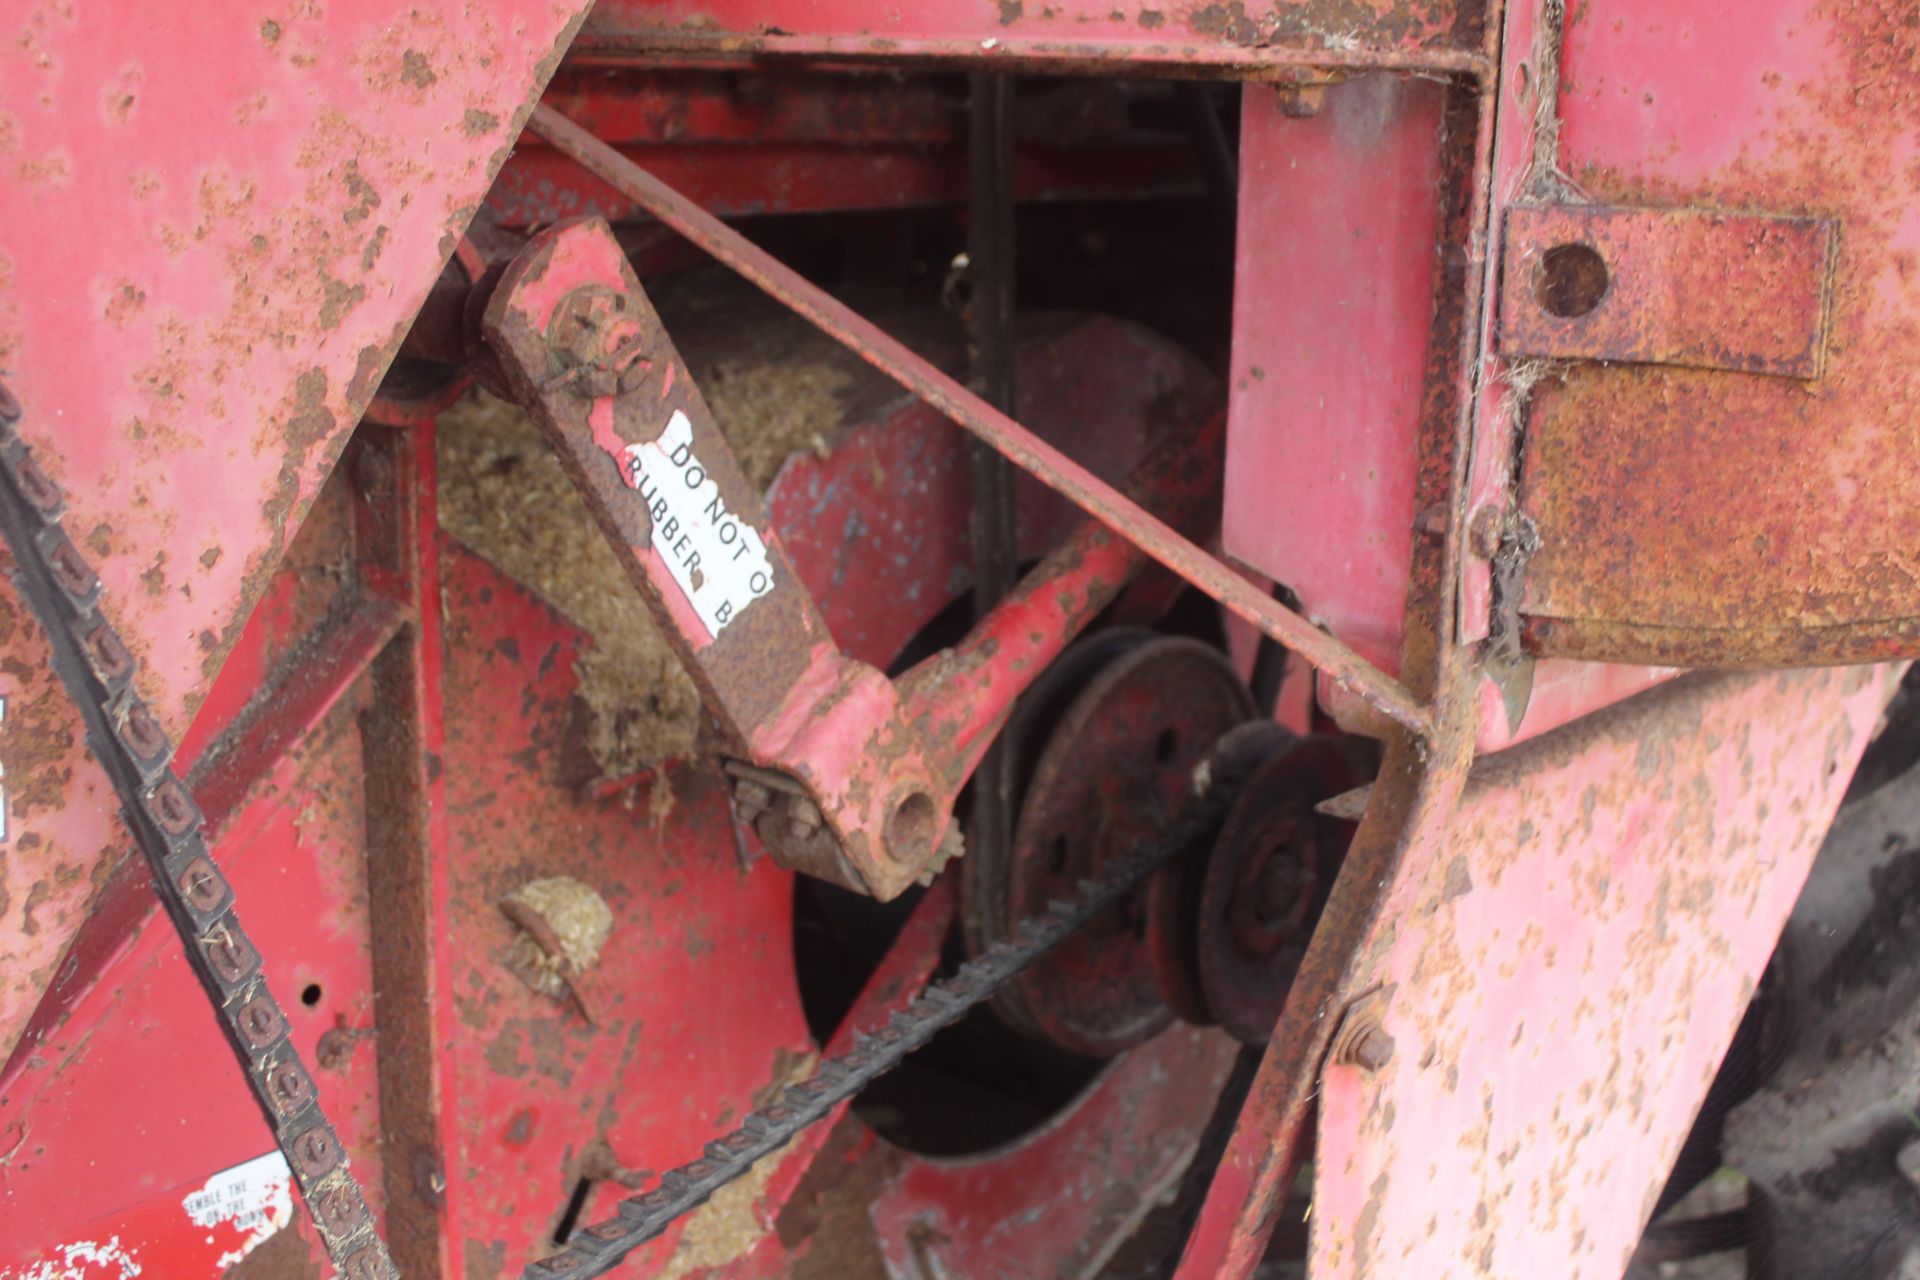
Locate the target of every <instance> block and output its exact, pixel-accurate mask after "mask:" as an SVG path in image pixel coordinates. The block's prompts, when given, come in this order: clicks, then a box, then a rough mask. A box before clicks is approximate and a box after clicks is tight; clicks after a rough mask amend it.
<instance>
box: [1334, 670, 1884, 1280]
mask: <svg viewBox="0 0 1920 1280" xmlns="http://www.w3.org/2000/svg"><path fill="white" fill-rule="evenodd" d="M1898 676H1899V671H1898V669H1897V668H1856V669H1853V670H1848V671H1823V672H1804V673H1791V674H1780V675H1740V674H1732V675H1716V676H1706V675H1702V676H1695V677H1689V678H1687V679H1684V680H1681V681H1678V682H1675V683H1673V684H1670V685H1667V686H1664V687H1663V688H1661V689H1658V690H1655V691H1652V692H1649V693H1646V694H1643V695H1641V696H1640V697H1638V698H1635V699H1633V700H1631V701H1629V702H1626V703H1623V704H1621V705H1620V706H1618V707H1615V708H1611V709H1609V710H1607V711H1604V712H1601V713H1599V714H1597V715H1594V716H1590V717H1588V718H1586V719H1585V720H1582V721H1581V722H1579V723H1578V724H1576V725H1571V726H1568V727H1566V728H1564V729H1561V730H1558V731H1556V732H1555V733H1553V734H1549V735H1547V736H1545V737H1542V738H1539V739H1536V740H1534V741H1532V742H1530V743H1527V744H1523V745H1522V746H1520V747H1517V748H1515V749H1513V750H1512V751H1509V752H1505V753H1502V754H1501V755H1498V756H1494V757H1489V758H1488V759H1486V760H1484V761H1482V762H1481V763H1480V764H1479V765H1478V766H1476V768H1475V771H1474V774H1473V777H1472V778H1471V780H1470V781H1469V783H1468V786H1467V789H1466V791H1465V793H1464V795H1463V796H1462V798H1461V801H1460V804H1459V806H1458V808H1457V809H1456V810H1455V811H1454V814H1453V818H1452V821H1451V822H1450V823H1448V824H1447V825H1446V827H1445V828H1444V829H1433V830H1430V831H1429V832H1427V833H1426V834H1425V835H1424V836H1423V837H1422V838H1420V839H1419V841H1418V843H1417V844H1416V846H1415V847H1414V848H1413V849H1412V850H1411V851H1410V852H1409V855H1408V858H1407V860H1406V861H1405V863H1404V864H1403V866H1402V869H1401V873H1400V875H1399V876H1398V877H1397V878H1396V880H1395V883H1394V885H1393V886H1392V888H1391V889H1390V890H1389V893H1388V898H1387V901H1386V902H1385V904H1384V909H1383V912H1382V917H1381V919H1380V921H1379V922H1378V923H1377V924H1376V925H1375V927H1374V928H1373V929H1372V930H1371V931H1370V933H1369V942H1368V946H1367V953H1366V955H1365V957H1364V960H1363V963H1362V965H1361V966H1360V969H1359V971H1358V972H1357V973H1356V974H1355V978H1354V980H1355V982H1356V983H1357V984H1358V985H1360V986H1362V987H1365V988H1370V989H1373V990H1374V992H1375V994H1374V997H1373V998H1372V1000H1371V1002H1370V1004H1369V1016H1371V1017H1373V1018H1375V1019H1376V1020H1377V1021H1378V1022H1379V1024H1380V1025H1381V1026H1382V1027H1383V1028H1384V1031H1385V1033H1386V1034H1387V1035H1389V1036H1390V1037H1391V1038H1392V1040H1393V1041H1394V1042H1395V1043H1396V1045H1397V1046H1398V1050H1397V1052H1395V1053H1394V1054H1393V1055H1392V1057H1391V1061H1390V1062H1388V1063H1386V1064H1384V1065H1382V1066H1380V1067H1379V1068H1378V1069H1376V1070H1373V1071H1368V1070H1366V1069H1365V1068H1362V1067H1359V1066H1353V1065H1345V1064H1341V1063H1337V1062H1336V1063H1334V1064H1332V1065H1330V1066H1329V1067H1328V1069H1327V1070H1326V1073H1325V1077H1324V1079H1323V1082H1322V1088H1321V1093H1320V1139H1319V1146H1318V1155H1317V1169H1318V1173H1317V1176H1316V1185H1315V1193H1314V1216H1313V1266H1314V1274H1315V1275H1316V1276H1327V1277H1342V1276H1355V1277H1362V1276H1400V1275H1432V1274H1448V1275H1470V1276H1504V1275H1516V1274H1517V1275H1539V1274H1553V1275H1565V1276H1569V1277H1583V1276H1595V1277H1598V1276H1608V1277H1611V1276H1616V1275H1618V1274H1619V1273H1620V1271H1621V1269H1622V1268H1623V1267H1624V1266H1625V1264H1626V1260H1627V1258H1628V1256H1629V1255H1630V1254H1631V1252H1632V1249H1633V1245H1634V1242H1635V1240H1636V1239H1637V1238H1638V1235H1639V1230H1640V1227H1641V1225H1642V1224H1643V1222H1644V1221H1645V1219H1646V1216H1647V1214H1648V1213H1649V1212H1650V1211H1651V1210H1652V1207H1653V1204H1654V1201H1655V1200H1656V1198H1657V1197H1658V1196H1659V1193H1660V1188H1661V1186H1662V1185H1663V1183H1664V1182H1665V1180H1666V1175H1667V1168H1668V1164H1669V1163H1670V1161H1671V1160H1672V1158H1673V1155H1674V1154H1675V1152H1676V1151H1678V1149H1679V1145H1680V1143H1681V1141H1682V1139H1683V1138H1684V1137H1685V1135H1686V1132H1687V1128H1688V1125H1689V1122H1690V1121H1691V1119H1692V1116H1693V1114H1694V1111H1695V1110H1696V1109H1697V1108H1698V1106H1699V1104H1700V1100H1701V1098H1702V1096H1703V1095H1704V1093H1705V1091H1706V1088H1707V1085H1708V1084H1709V1083H1710V1082H1711V1080H1712V1079H1713V1075H1714V1072H1715V1070H1716V1069H1717V1067H1718V1066H1719V1063H1720V1058H1721V1055H1722V1053H1723V1052H1724V1050H1725V1048H1726V1045H1727V1042H1728V1041H1729V1039H1730V1038H1731V1037H1732V1034H1733V1030H1734V1027H1735V1025H1736V1024H1737V1023H1738V1021H1739V1019H1740V1016H1741V1014H1742V1012H1743V1011H1744V1010H1745V1008H1746V1004H1747V1001H1748V999H1749V998H1750V996H1751V995H1752V993H1753V990H1754V986H1755V984H1756V983H1757V982H1758V980H1759V975H1760V971H1761V968H1762V967H1763V966H1764V965H1765V963H1766V960H1767V957H1768V956H1769V954H1771V952H1772V949H1773V943H1774V939H1775V938H1776V937H1777V936H1778V933H1779V929H1780V926H1781V924H1782V922H1783V921H1784V920H1785V919H1786V916H1787V913H1788V911H1789V910H1790V909H1791V907H1792V905H1793V901H1794V897H1795V895H1796V894H1797V893H1798V892H1799V888H1800V884H1801V881H1802V880H1803V879H1804V877H1805V875H1806V872H1807V867H1808V865H1809V864H1810V862H1811V859H1812V857H1813V855H1814V852H1815V851H1816V850H1817V849H1818V847H1819V845H1820V841H1821V838H1822V836H1823V835H1824V834H1825V832H1826V828H1827V824H1828V823H1829V821H1830V820H1831V819H1832V816H1833V812H1834V810H1835V808H1836V807H1837V806H1838V804H1839V801H1840V796H1841V793H1842V792H1843V791H1844V789H1845V785H1846V781H1847V779H1848V777H1849V776H1850V775H1851V772H1852V766H1853V764H1854V761H1855V760H1856V759H1857V758H1858V756H1859V753H1860V751H1861V750H1862V749H1863V748H1864V747H1865V745H1866V742H1867V739H1868V737H1869V736H1870V734H1871V733H1872V730H1873V728H1874V725H1875V723H1876V721H1877V720H1878V717H1879V714H1880V710H1881V707H1882V706H1883V705H1884V703H1885V702H1886V699H1887V698H1888V696H1889V695H1890V694H1891V693H1892V691H1893V687H1894V685H1895V684H1896V683H1897V680H1898ZM1435 1186H1441V1187H1445V1188H1446V1189H1447V1190H1446V1194H1445V1195H1443V1196H1439V1197H1436V1196H1434V1195H1433V1194H1432V1189H1433V1188H1434V1187H1435Z"/></svg>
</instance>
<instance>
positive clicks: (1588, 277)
mask: <svg viewBox="0 0 1920 1280" xmlns="http://www.w3.org/2000/svg"><path fill="white" fill-rule="evenodd" d="M1612 283H1613V277H1612V276H1611V275H1610V274H1609V273H1608V271H1607V260H1606V259H1605V258H1603V257H1601V256H1600V252H1599V250H1597V249H1595V248H1594V247H1593V246H1592V245H1587V244H1557V245H1555V246H1553V248H1551V249H1549V250H1547V251H1546V252H1545V253H1543V254H1541V255H1540V261H1539V263H1538V264H1537V265H1535V267H1534V269H1533V296H1534V300H1535V301H1536V302H1538V303H1539V304H1540V309H1541V310H1542V311H1545V312H1546V313H1547V314H1548V315H1550V316H1558V317H1560V318H1561V319H1562V320H1573V319H1576V318H1578V317H1580V316H1583V315H1586V314H1587V313H1588V312H1589V311H1591V310H1593V309H1594V308H1595V307H1597V306H1599V305H1600V300H1601V299H1602V298H1604V297H1606V296H1607V287H1608V286H1609V285H1611V284H1612Z"/></svg>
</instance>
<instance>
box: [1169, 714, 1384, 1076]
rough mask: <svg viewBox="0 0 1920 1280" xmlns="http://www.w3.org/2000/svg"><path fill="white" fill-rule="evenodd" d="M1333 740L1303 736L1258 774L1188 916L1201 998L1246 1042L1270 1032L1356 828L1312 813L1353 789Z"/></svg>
mask: <svg viewBox="0 0 1920 1280" xmlns="http://www.w3.org/2000/svg"><path fill="white" fill-rule="evenodd" d="M1357 764H1358V761H1357V759H1356V753H1355V752H1354V751H1353V750H1351V749H1350V748H1348V747H1347V746H1345V745H1343V744H1341V743H1340V742H1339V740H1338V739H1335V738H1331V737H1324V736H1319V735H1316V736H1313V737H1309V738H1303V739H1301V740H1300V741H1298V742H1296V743H1293V744H1292V745H1291V746H1289V747H1287V748H1286V749H1284V750H1282V751H1281V752H1280V753H1279V754H1277V755H1276V756H1274V758H1273V759H1272V760H1270V761H1268V762H1267V763H1266V765H1264V766H1263V767H1262V769H1261V771H1260V772H1259V773H1258V774H1256V775H1255V776H1254V778H1253V780H1252V781H1251V782H1249V783H1248V784H1247V789H1246V791H1245V793H1244V794H1242V796H1241V798H1240V800H1239V801H1238V802H1237V803H1236V804H1235V805H1234V807H1233V811H1232V812H1231V813H1229V814H1228V815H1227V821H1226V825H1225V826H1223V827H1222V828H1221V830H1220V836H1219V839H1218V841H1217V842H1216V843H1215V846H1214V850H1213V856H1212V857H1211V858H1210V859H1209V860H1208V864H1207V872H1206V876H1205V878H1204V880H1203V881H1202V883H1201V886H1200V891H1199V894H1198V897H1197V899H1196V901H1195V903H1194V909H1195V911H1196V912H1197V913H1198V920H1197V924H1196V928H1195V930H1194V935H1195V941H1196V952H1197V965H1196V968H1197V970H1198V974H1199V982H1200V992H1201V998H1202V1000H1204V1001H1205V1003H1206V1007H1207V1011H1208V1013H1209V1015H1210V1016H1211V1020H1212V1021H1215V1022H1218V1023H1219V1024H1220V1026H1221V1027H1222V1028H1223V1029H1225V1030H1226V1032H1227V1033H1228V1034H1229V1035H1232V1036H1233V1037H1235V1038H1236V1039H1238V1040H1240V1041H1243V1042H1244V1043H1247V1044H1264V1043H1265V1042H1266V1041H1267V1039H1268V1037H1270V1036H1271V1035H1272V1034H1273V1028H1274V1024H1275V1023H1276V1022H1277V1021H1279V1018H1280V1011H1281V1009H1282V1008H1283V1007H1284V1006H1285V1004H1286V1000H1287V993H1288V992H1289V991H1290V990H1292V988H1293V980H1294V977H1295V976H1296V975H1297V974H1298V973H1299V972H1300V962H1301V961H1302V959H1304V958H1305V955H1306V950H1307V942H1308V940H1309V939H1310V938H1312V936H1313V930H1314V927H1315V926H1316V925H1317V924H1319V922H1320V915H1321V913H1322V912H1323V911H1325V910H1326V905H1327V899H1328V897H1329V896H1331V894H1332V893H1333V883H1334V877H1335V876H1336V875H1338V874H1339V870H1340V863H1341V861H1342V859H1344V857H1345V856H1346V851H1347V844H1348V842H1349V841H1350V840H1351V839H1352V837H1353V823H1352V822H1350V821H1343V820H1341V819H1339V818H1334V817H1330V816H1327V815H1325V814H1321V813H1317V812H1315V809H1314V806H1315V805H1317V804H1319V803H1320V802H1321V801H1322V800H1326V799H1329V798H1331V797H1333V796H1335V795H1339V794H1341V793H1343V792H1345V791H1347V790H1349V789H1350V788H1352V787H1353V786H1355V785H1357V784H1358V783H1359V782H1360V780H1361V779H1360V774H1359V770H1358V768H1357Z"/></svg>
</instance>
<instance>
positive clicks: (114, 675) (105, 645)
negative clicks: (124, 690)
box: [86, 622, 133, 683]
mask: <svg viewBox="0 0 1920 1280" xmlns="http://www.w3.org/2000/svg"><path fill="white" fill-rule="evenodd" d="M86 646H87V656H88V657H90V658H91V659H92V660H93V670H94V674H95V675H97V676H99V677H100V679H101V680H102V681H103V682H106V683H111V682H113V681H115V680H124V679H125V678H126V677H127V676H129V675H131V674H132V673H133V655H132V654H130V653H128V652H127V646H126V645H124V644H122V643H121V642H120V636H119V633H118V632H116V631H115V630H114V629H113V628H112V627H110V626H108V625H107V624H106V623H104V622H103V623H101V624H100V625H99V626H97V627H95V628H94V629H93V630H91V631H89V632H87V638H86Z"/></svg>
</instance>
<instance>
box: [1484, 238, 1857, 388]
mask: <svg viewBox="0 0 1920 1280" xmlns="http://www.w3.org/2000/svg"><path fill="white" fill-rule="evenodd" d="M1839 238H1840V237H1839V224H1838V223H1837V222H1835V221H1834V220H1832V219H1830V218H1809V217H1772V216H1762V215H1755V214H1734V213H1712V212H1702V211H1698V210H1691V209H1646V208H1629V207H1624V206H1620V205H1605V204H1588V205H1569V204H1555V205H1515V206H1514V207H1513V208H1511V209H1509V210H1508V211H1507V219H1506V242H1505V253H1504V261H1503V264H1502V271H1501V282H1500V328H1499V342H1500V349H1501V352H1502V354H1504V355H1506V356H1509V357H1542V358H1548V359H1566V360H1599V361H1619V362H1623V363H1633V364H1665V365H1684V366H1688V367H1691V368H1696V369H1722V370H1728V371H1731V372H1737V373H1762V374H1773V375H1776V376H1779V377H1785V378H1817V377H1819V376H1820V374H1821V372H1822V368H1823V366H1824V363H1825V358H1826V346H1827V328H1828V315H1829V311H1830V301H1831V293H1832V279H1833V269H1834V261H1835V258H1836V256H1837V253H1838V248H1839Z"/></svg>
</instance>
